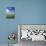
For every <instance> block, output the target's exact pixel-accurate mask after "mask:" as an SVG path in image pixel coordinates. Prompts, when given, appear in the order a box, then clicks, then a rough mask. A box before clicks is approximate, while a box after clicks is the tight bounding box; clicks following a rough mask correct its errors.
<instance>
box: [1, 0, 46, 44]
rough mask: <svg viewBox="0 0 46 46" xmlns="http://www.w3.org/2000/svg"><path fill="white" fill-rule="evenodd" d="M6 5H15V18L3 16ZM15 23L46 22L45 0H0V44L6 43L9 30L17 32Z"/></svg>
mask: <svg viewBox="0 0 46 46" xmlns="http://www.w3.org/2000/svg"><path fill="white" fill-rule="evenodd" d="M7 6H15V7H16V12H15V13H16V18H15V19H10V20H9V19H6V18H5V8H6V7H7ZM17 24H46V0H0V44H1V43H8V39H7V36H8V34H9V32H11V31H12V32H13V31H14V32H16V33H17V32H18V31H17ZM16 42H17V40H16Z"/></svg>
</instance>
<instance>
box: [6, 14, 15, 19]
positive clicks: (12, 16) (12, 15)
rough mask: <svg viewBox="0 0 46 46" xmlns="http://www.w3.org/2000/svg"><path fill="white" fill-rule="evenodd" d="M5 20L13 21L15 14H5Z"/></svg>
mask: <svg viewBox="0 0 46 46" xmlns="http://www.w3.org/2000/svg"><path fill="white" fill-rule="evenodd" d="M6 18H7V19H14V18H15V14H6Z"/></svg>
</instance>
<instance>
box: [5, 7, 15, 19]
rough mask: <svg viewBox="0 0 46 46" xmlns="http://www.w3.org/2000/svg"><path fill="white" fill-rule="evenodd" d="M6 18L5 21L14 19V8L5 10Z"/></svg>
mask: <svg viewBox="0 0 46 46" xmlns="http://www.w3.org/2000/svg"><path fill="white" fill-rule="evenodd" d="M6 18H7V19H14V18H15V7H7V8H6Z"/></svg>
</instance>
